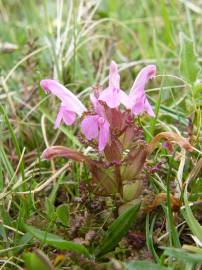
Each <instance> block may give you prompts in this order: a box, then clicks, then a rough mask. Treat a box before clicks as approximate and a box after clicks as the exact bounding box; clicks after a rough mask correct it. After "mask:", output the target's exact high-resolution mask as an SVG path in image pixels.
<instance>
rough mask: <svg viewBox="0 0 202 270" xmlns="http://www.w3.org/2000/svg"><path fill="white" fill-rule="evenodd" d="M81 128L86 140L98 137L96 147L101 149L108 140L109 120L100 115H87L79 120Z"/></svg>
mask: <svg viewBox="0 0 202 270" xmlns="http://www.w3.org/2000/svg"><path fill="white" fill-rule="evenodd" d="M81 130H82V132H83V133H84V134H85V136H86V138H87V139H88V140H92V139H96V138H98V149H99V151H103V150H104V148H105V146H106V145H107V143H108V142H109V131H110V130H109V122H108V121H107V120H106V119H104V118H103V117H102V116H99V115H98V114H96V115H88V116H86V117H85V119H84V120H83V121H82V122H81Z"/></svg>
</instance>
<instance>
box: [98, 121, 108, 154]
mask: <svg viewBox="0 0 202 270" xmlns="http://www.w3.org/2000/svg"><path fill="white" fill-rule="evenodd" d="M99 128H100V132H99V141H98V149H99V151H100V152H101V151H103V150H104V148H105V146H106V145H107V143H108V142H109V139H110V138H109V134H110V133H109V122H108V121H107V120H104V119H103V118H102V119H101V118H100V119H99Z"/></svg>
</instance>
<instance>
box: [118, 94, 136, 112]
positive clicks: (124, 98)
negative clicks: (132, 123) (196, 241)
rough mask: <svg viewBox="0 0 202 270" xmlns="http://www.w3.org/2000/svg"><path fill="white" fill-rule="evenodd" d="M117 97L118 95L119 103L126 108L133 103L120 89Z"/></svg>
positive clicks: (130, 106)
mask: <svg viewBox="0 0 202 270" xmlns="http://www.w3.org/2000/svg"><path fill="white" fill-rule="evenodd" d="M119 97H120V100H121V103H122V104H123V105H124V106H125V107H126V109H131V108H132V106H133V103H132V101H131V99H130V97H129V96H128V95H127V94H126V93H125V92H124V91H123V90H120V92H119Z"/></svg>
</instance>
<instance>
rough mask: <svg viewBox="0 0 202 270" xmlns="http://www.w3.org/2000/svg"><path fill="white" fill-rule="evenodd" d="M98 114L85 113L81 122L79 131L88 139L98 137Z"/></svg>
mask: <svg viewBox="0 0 202 270" xmlns="http://www.w3.org/2000/svg"><path fill="white" fill-rule="evenodd" d="M98 119H99V116H98V115H87V116H86V117H85V118H84V119H83V121H82V122H81V131H82V132H83V134H84V135H85V136H86V138H87V139H88V140H92V139H95V138H97V137H98Z"/></svg>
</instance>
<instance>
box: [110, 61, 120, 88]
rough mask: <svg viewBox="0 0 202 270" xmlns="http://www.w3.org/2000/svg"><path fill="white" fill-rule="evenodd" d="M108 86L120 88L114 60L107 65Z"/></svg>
mask: <svg viewBox="0 0 202 270" xmlns="http://www.w3.org/2000/svg"><path fill="white" fill-rule="evenodd" d="M109 88H111V89H113V88H116V89H119V88H120V75H119V73H118V67H117V64H116V62H114V61H112V62H111V65H110V67H109Z"/></svg>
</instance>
